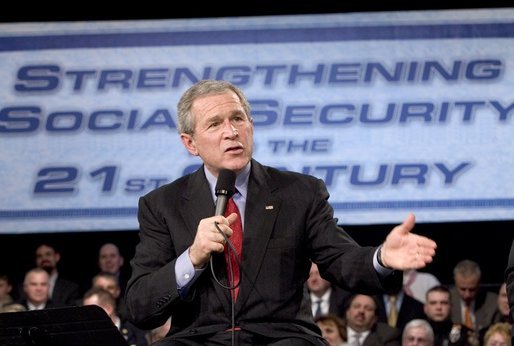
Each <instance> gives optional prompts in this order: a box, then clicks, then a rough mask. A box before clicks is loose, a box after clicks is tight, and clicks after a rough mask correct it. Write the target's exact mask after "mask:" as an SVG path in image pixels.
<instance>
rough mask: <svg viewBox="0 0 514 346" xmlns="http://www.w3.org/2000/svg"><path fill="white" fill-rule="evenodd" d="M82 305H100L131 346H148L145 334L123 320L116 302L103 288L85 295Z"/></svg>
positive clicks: (94, 288)
mask: <svg viewBox="0 0 514 346" xmlns="http://www.w3.org/2000/svg"><path fill="white" fill-rule="evenodd" d="M82 305H98V306H99V307H101V308H102V309H104V311H105V313H106V314H107V315H108V316H109V317H110V318H111V320H112V322H113V323H114V325H115V326H116V327H117V328H118V330H119V331H120V333H121V335H123V337H124V338H125V340H127V343H128V345H129V346H147V345H148V342H147V340H146V337H145V332H144V331H142V330H140V329H138V328H137V327H135V326H134V325H133V324H132V323H130V322H129V321H127V320H122V319H121V318H120V317H119V316H118V314H117V313H116V300H115V299H114V297H113V296H112V295H111V294H110V293H109V292H108V291H106V290H104V289H103V288H99V287H93V288H91V289H90V290H89V291H87V292H86V293H85V294H84V297H83V299H82Z"/></svg>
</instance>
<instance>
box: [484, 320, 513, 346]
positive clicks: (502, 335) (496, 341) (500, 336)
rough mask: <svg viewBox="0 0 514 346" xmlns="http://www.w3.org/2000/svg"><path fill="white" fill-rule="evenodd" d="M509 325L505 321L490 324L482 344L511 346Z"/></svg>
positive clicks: (485, 345) (487, 345) (486, 345)
mask: <svg viewBox="0 0 514 346" xmlns="http://www.w3.org/2000/svg"><path fill="white" fill-rule="evenodd" d="M511 328H512V327H511V325H510V323H506V322H498V323H494V324H492V325H491V326H490V327H489V329H487V332H485V336H484V346H512V340H511V337H512V334H511Z"/></svg>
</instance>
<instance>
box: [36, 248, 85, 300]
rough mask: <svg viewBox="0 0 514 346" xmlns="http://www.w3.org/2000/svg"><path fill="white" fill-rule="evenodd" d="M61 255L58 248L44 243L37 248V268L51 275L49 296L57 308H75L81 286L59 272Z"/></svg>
mask: <svg viewBox="0 0 514 346" xmlns="http://www.w3.org/2000/svg"><path fill="white" fill-rule="evenodd" d="M60 260H61V254H60V253H59V251H57V249H56V247H55V246H53V245H50V244H47V243H43V244H41V245H39V246H38V247H37V248H36V266H37V267H39V268H42V269H44V270H46V272H47V273H48V275H49V281H48V284H49V289H48V296H49V298H50V299H51V300H52V303H53V304H54V305H55V306H73V305H75V304H76V302H77V299H79V298H80V288H79V285H78V284H77V283H75V282H73V281H70V280H67V279H65V278H63V277H62V276H61V275H60V274H59V271H58V270H57V265H58V263H59V261H60Z"/></svg>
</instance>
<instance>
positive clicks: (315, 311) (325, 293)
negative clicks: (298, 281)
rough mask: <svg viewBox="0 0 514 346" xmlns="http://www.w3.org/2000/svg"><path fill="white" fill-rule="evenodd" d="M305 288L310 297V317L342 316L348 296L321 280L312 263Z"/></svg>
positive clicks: (340, 289) (314, 264) (315, 266)
mask: <svg viewBox="0 0 514 346" xmlns="http://www.w3.org/2000/svg"><path fill="white" fill-rule="evenodd" d="M307 288H308V290H309V292H310V295H311V304H312V316H314V318H316V317H319V316H321V315H326V314H329V313H331V314H334V315H337V316H339V317H343V316H344V306H345V305H344V303H345V299H347V298H348V296H349V295H350V294H349V293H348V292H346V291H344V290H343V289H342V288H338V287H335V286H332V284H331V283H330V282H328V281H327V280H325V279H323V278H322V277H321V275H320V273H319V270H318V266H317V265H316V263H312V265H311V271H310V273H309V278H308V279H307Z"/></svg>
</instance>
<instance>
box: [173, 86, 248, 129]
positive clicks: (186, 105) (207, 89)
mask: <svg viewBox="0 0 514 346" xmlns="http://www.w3.org/2000/svg"><path fill="white" fill-rule="evenodd" d="M228 91H233V92H234V93H235V94H236V95H237V97H238V98H239V101H241V105H242V106H243V109H244V111H245V113H246V116H247V118H248V120H250V103H249V102H248V100H247V99H246V96H245V95H244V93H243V92H242V91H241V89H239V88H238V87H236V86H235V85H233V84H231V83H229V82H227V81H222V80H212V79H206V80H201V81H199V82H198V83H196V84H194V85H193V86H192V87H190V88H189V89H188V90H187V91H186V92H185V93H184V94H183V95H182V97H181V98H180V100H179V102H178V104H177V117H178V133H179V134H180V133H187V134H189V135H192V134H193V133H194V130H195V118H194V114H193V113H192V112H191V108H192V106H193V102H194V101H195V100H196V99H197V98H199V97H203V96H207V95H213V94H214V95H215V94H224V93H226V92H228Z"/></svg>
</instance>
